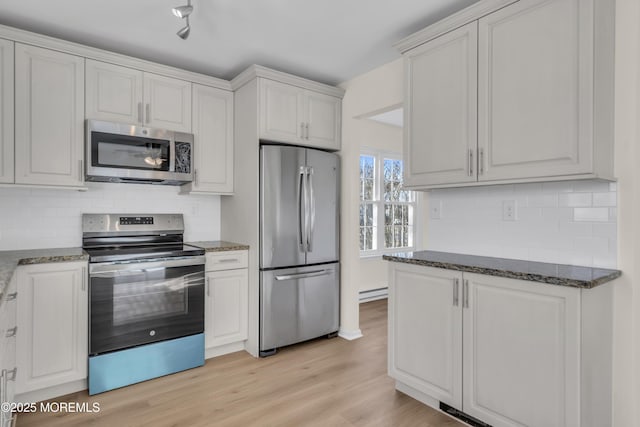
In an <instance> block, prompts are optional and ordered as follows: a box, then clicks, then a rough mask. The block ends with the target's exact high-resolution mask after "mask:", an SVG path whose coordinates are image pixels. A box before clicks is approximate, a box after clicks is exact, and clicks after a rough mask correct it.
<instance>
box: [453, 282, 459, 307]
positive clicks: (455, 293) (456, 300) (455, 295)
mask: <svg viewBox="0 0 640 427" xmlns="http://www.w3.org/2000/svg"><path fill="white" fill-rule="evenodd" d="M459 284H460V280H459V279H457V278H456V279H453V306H454V307H457V306H458V304H459V298H458V285H459Z"/></svg>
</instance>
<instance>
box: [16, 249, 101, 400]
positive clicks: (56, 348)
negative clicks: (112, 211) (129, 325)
mask: <svg viewBox="0 0 640 427" xmlns="http://www.w3.org/2000/svg"><path fill="white" fill-rule="evenodd" d="M17 277H18V294H19V295H20V298H18V307H17V309H18V316H17V317H18V321H17V324H18V330H19V334H18V336H17V342H16V345H17V366H18V374H17V377H16V394H23V393H28V392H33V391H37V390H43V389H46V388H49V387H56V386H61V385H63V384H67V383H70V382H73V381H82V380H85V379H86V377H87V360H88V359H87V358H88V353H87V351H88V350H87V345H88V342H87V339H88V306H89V305H88V293H87V263H86V262H85V261H78V262H75V261H74V262H60V263H50V264H38V265H28V266H21V267H19V268H18V271H17ZM84 388H86V387H84ZM80 389H82V387H81V388H80ZM69 392H70V391H67V393H69ZM60 394H66V393H53V394H52V395H51V396H49V397H53V396H56V395H60ZM38 396H40V397H41V398H47V397H46V396H47V395H46V393H45V394H40V395H38Z"/></svg>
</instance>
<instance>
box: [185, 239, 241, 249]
mask: <svg viewBox="0 0 640 427" xmlns="http://www.w3.org/2000/svg"><path fill="white" fill-rule="evenodd" d="M187 245H191V246H197V247H199V248H202V249H204V250H205V251H206V252H225V251H247V250H249V246H248V245H243V244H241V243H233V242H225V241H224V240H209V241H204V242H187Z"/></svg>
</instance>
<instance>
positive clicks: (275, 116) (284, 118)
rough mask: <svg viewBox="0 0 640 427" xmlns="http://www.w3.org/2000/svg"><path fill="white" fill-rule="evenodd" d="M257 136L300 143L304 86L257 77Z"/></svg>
mask: <svg viewBox="0 0 640 427" xmlns="http://www.w3.org/2000/svg"><path fill="white" fill-rule="evenodd" d="M259 87H260V89H259V91H260V112H259V115H260V138H261V139H267V140H270V141H278V142H292V143H302V142H303V140H302V134H303V132H304V126H305V120H304V119H303V114H304V108H303V101H304V90H303V89H300V88H298V87H296V86H291V85H288V84H284V83H279V82H275V81H273V80H267V79H260V80H259Z"/></svg>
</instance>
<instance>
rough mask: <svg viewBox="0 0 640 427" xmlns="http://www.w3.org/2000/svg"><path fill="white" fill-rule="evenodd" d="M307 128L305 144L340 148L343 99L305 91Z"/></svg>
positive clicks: (334, 148) (332, 148) (331, 148)
mask: <svg viewBox="0 0 640 427" xmlns="http://www.w3.org/2000/svg"><path fill="white" fill-rule="evenodd" d="M304 108H305V114H304V116H305V117H306V124H305V126H307V128H306V129H305V138H304V139H305V141H306V142H305V144H306V145H311V146H314V147H318V148H325V149H330V150H339V149H340V139H341V125H340V123H341V121H342V100H341V99H340V98H336V97H335V96H330V95H325V94H322V93H318V92H313V91H310V90H308V91H305V99H304Z"/></svg>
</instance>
